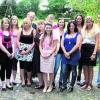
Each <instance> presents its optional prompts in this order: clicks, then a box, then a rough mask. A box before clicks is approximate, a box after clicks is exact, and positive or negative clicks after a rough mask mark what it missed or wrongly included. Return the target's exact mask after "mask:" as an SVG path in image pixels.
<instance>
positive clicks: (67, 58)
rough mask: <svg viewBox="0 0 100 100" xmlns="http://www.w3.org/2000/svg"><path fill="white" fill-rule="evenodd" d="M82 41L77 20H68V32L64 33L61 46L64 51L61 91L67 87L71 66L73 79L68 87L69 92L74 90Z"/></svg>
mask: <svg viewBox="0 0 100 100" xmlns="http://www.w3.org/2000/svg"><path fill="white" fill-rule="evenodd" d="M81 41H82V37H81V35H80V34H79V32H78V29H77V25H76V23H75V21H70V22H68V25H67V32H66V33H65V34H64V36H63V38H62V41H61V47H62V50H63V53H64V55H63V57H62V67H63V70H62V72H63V86H62V88H61V91H63V90H65V89H66V88H67V79H68V77H69V75H68V74H69V72H68V71H69V68H71V71H72V79H71V83H70V87H69V88H68V92H72V91H73V87H74V84H75V80H76V77H77V65H78V62H79V59H80V50H79V46H80V44H81Z"/></svg>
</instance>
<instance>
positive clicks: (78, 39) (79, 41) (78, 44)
mask: <svg viewBox="0 0 100 100" xmlns="http://www.w3.org/2000/svg"><path fill="white" fill-rule="evenodd" d="M81 44H82V36H81V35H78V36H77V41H76V45H75V46H74V47H73V48H72V49H71V50H70V51H69V52H68V53H69V54H70V55H71V54H72V53H73V52H75V51H76V50H77V49H79V48H80V45H81Z"/></svg>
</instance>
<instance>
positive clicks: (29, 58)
mask: <svg viewBox="0 0 100 100" xmlns="http://www.w3.org/2000/svg"><path fill="white" fill-rule="evenodd" d="M28 48H30V44H24V43H21V46H20V50H27V49H28ZM20 50H19V49H18V50H17V52H16V54H15V58H16V59H17V60H20V61H28V62H31V61H32V59H33V53H34V48H33V49H32V50H31V51H30V52H29V53H27V54H26V55H21V53H20Z"/></svg>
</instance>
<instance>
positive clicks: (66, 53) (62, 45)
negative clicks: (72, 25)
mask: <svg viewBox="0 0 100 100" xmlns="http://www.w3.org/2000/svg"><path fill="white" fill-rule="evenodd" d="M61 48H62V51H63V53H64V55H65V57H67V58H70V55H69V53H68V52H66V49H65V47H64V36H63V37H62V40H61Z"/></svg>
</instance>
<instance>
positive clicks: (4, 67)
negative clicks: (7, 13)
mask: <svg viewBox="0 0 100 100" xmlns="http://www.w3.org/2000/svg"><path fill="white" fill-rule="evenodd" d="M9 27H10V21H9V19H8V18H3V19H2V21H1V30H0V57H1V59H0V62H1V81H2V90H3V91H5V90H6V88H8V89H10V90H12V89H13V87H12V86H11V85H10V77H11V70H12V60H11V58H12V57H11V56H12V55H13V54H12V53H13V50H12V35H11V32H10V29H9ZM5 73H6V82H5Z"/></svg>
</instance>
